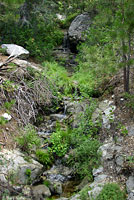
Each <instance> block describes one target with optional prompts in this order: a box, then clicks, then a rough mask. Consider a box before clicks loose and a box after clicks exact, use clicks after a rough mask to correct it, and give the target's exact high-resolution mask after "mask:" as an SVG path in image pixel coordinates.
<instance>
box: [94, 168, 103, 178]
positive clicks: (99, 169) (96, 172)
mask: <svg viewBox="0 0 134 200" xmlns="http://www.w3.org/2000/svg"><path fill="white" fill-rule="evenodd" d="M103 170H104V169H103V167H99V168H98V169H93V176H98V175H99V174H100V173H102V172H103Z"/></svg>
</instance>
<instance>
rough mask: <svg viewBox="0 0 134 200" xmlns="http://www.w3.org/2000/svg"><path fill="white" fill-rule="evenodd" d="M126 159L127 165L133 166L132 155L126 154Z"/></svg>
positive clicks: (133, 158) (133, 159) (133, 157)
mask: <svg viewBox="0 0 134 200" xmlns="http://www.w3.org/2000/svg"><path fill="white" fill-rule="evenodd" d="M126 161H127V163H128V165H129V166H130V167H133V166H134V156H128V157H127V158H126Z"/></svg>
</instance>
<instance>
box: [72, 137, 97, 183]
mask: <svg viewBox="0 0 134 200" xmlns="http://www.w3.org/2000/svg"><path fill="white" fill-rule="evenodd" d="M78 142H79V141H78ZM77 145H79V146H78V147H76V148H75V149H74V152H73V154H72V155H70V158H69V163H70V164H71V166H72V168H73V170H74V173H75V174H76V175H79V176H80V177H81V178H84V176H86V175H88V176H89V178H90V179H91V180H92V178H93V177H92V170H93V168H95V167H98V166H99V164H100V155H99V154H98V153H97V150H98V148H99V146H100V144H99V141H98V140H96V139H92V138H91V137H89V136H88V137H86V136H85V137H84V136H83V137H82V138H81V143H78V144H77Z"/></svg>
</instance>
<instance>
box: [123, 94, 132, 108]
mask: <svg viewBox="0 0 134 200" xmlns="http://www.w3.org/2000/svg"><path fill="white" fill-rule="evenodd" d="M124 98H125V99H126V106H127V107H128V108H130V109H132V110H133V111H134V95H133V94H129V93H125V94H124Z"/></svg>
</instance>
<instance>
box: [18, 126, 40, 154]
mask: <svg viewBox="0 0 134 200" xmlns="http://www.w3.org/2000/svg"><path fill="white" fill-rule="evenodd" d="M16 141H17V143H18V145H19V147H20V149H21V150H22V151H24V152H26V153H28V154H30V153H31V152H35V151H36V149H38V148H39V147H40V145H41V141H40V138H39V137H38V136H37V133H36V131H35V129H34V127H33V126H32V125H30V124H29V125H27V126H26V127H25V129H24V131H23V132H21V135H20V136H18V137H17V138H16Z"/></svg>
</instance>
